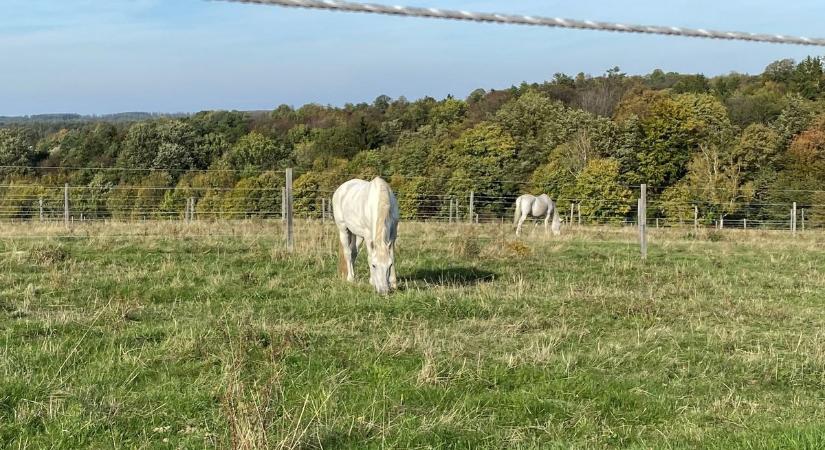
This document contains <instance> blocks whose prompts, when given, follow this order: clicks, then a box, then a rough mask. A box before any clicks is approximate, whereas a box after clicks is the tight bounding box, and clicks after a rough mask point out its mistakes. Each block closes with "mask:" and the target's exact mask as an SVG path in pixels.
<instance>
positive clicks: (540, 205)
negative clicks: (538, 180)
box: [513, 194, 561, 236]
mask: <svg viewBox="0 0 825 450" xmlns="http://www.w3.org/2000/svg"><path fill="white" fill-rule="evenodd" d="M528 214H529V215H531V216H533V217H542V216H544V232H545V233H547V222H548V221H549V220H550V216H551V215H552V216H553V225H552V226H551V227H550V229H551V230H553V235H554V236H558V235H559V229H560V228H561V221H560V220H559V211H558V210H557V209H556V202H554V201H553V200H551V199H550V197H548V196H547V194H541V195H539V196H538V197H536V196H533V195H530V194H524V195H522V196H520V197H519V198H517V199H516V213H515V216H514V218H513V222H514V224H515V225H516V236H518V235H519V234H521V224H523V223H524V221H525V219H527V215H528Z"/></svg>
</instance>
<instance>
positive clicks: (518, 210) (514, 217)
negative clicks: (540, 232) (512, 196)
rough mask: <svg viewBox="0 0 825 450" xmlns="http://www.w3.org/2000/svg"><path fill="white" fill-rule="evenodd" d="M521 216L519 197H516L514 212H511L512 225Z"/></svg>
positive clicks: (516, 222) (515, 223)
mask: <svg viewBox="0 0 825 450" xmlns="http://www.w3.org/2000/svg"><path fill="white" fill-rule="evenodd" d="M520 218H521V197H519V198H517V199H516V212H515V214H513V225H517V224H518V220H519V219H520Z"/></svg>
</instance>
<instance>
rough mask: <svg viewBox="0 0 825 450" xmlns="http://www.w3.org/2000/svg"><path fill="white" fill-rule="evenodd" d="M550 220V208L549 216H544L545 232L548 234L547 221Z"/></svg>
mask: <svg viewBox="0 0 825 450" xmlns="http://www.w3.org/2000/svg"><path fill="white" fill-rule="evenodd" d="M548 222H550V210H549V209H548V210H547V216H545V217H544V234H545V235H547V229H548V227H547V223H548Z"/></svg>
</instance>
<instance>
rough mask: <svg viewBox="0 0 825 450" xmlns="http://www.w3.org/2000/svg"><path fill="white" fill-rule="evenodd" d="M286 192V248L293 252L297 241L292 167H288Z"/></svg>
mask: <svg viewBox="0 0 825 450" xmlns="http://www.w3.org/2000/svg"><path fill="white" fill-rule="evenodd" d="M284 192H285V194H286V196H285V198H286V200H285V202H286V203H285V206H286V249H287V251H288V252H292V250H293V249H294V247H295V241H294V236H293V235H292V233H293V227H292V168H291V167H290V168H288V169H286V186H284Z"/></svg>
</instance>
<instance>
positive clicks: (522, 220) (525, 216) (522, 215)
mask: <svg viewBox="0 0 825 450" xmlns="http://www.w3.org/2000/svg"><path fill="white" fill-rule="evenodd" d="M526 218H527V214H525V213H524V212H523V211H522V213H521V217H519V218H518V225H516V236H518V235H520V234H521V225H522V224H523V223H524V219H526Z"/></svg>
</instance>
